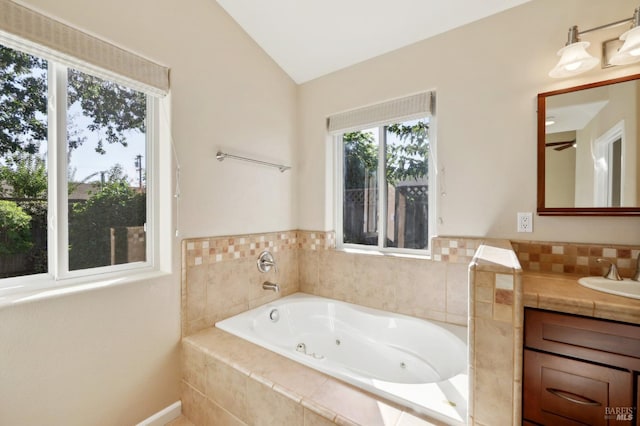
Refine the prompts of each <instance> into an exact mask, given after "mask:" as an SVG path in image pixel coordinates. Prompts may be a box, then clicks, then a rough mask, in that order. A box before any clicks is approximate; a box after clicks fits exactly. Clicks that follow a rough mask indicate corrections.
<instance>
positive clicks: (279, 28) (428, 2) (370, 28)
mask: <svg viewBox="0 0 640 426" xmlns="http://www.w3.org/2000/svg"><path fill="white" fill-rule="evenodd" d="M527 1H530V0H482V1H478V0H393V1H392V0H324V1H313V2H312V1H309V0H217V2H218V3H219V4H220V5H221V6H222V7H223V8H224V9H225V10H226V11H227V13H229V15H231V17H232V18H233V19H234V20H235V21H236V22H237V23H238V24H239V25H240V26H241V27H242V28H243V29H244V30H245V31H246V32H247V33H248V34H249V35H250V36H251V37H252V38H253V39H254V40H255V41H256V43H258V45H260V46H261V47H262V48H263V49H264V50H265V51H266V52H267V54H268V55H270V56H271V57H272V58H273V60H274V61H276V62H277V63H278V64H279V65H280V66H281V67H282V69H284V71H285V72H287V73H288V74H289V75H290V76H291V78H292V79H293V80H295V81H296V82H297V83H303V82H306V81H309V80H312V79H314V78H317V77H320V76H323V75H325V74H328V73H331V72H333V71H336V70H339V69H341V68H345V67H348V66H350V65H353V64H356V63H358V62H362V61H364V60H367V59H369V58H373V57H375V56H378V55H381V54H383V53H386V52H389V51H392V50H395V49H398V48H401V47H403V46H407V45H409V44H412V43H415V42H417V41H420V40H424V39H426V38H429V37H433V36H435V35H437V34H441V33H443V32H446V31H449V30H451V29H454V28H456V27H460V26H462V25H465V24H468V23H470V22H473V21H476V20H479V19H482V18H485V17H487V16H490V15H493V14H496V13H499V12H502V11H503V10H506V9H509V8H511V7H514V6H517V5H520V4H522V3H526V2H527Z"/></svg>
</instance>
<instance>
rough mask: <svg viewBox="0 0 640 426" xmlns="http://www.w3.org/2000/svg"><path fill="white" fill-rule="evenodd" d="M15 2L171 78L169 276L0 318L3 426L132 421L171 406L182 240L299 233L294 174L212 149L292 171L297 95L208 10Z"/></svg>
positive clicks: (223, 17)
mask: <svg viewBox="0 0 640 426" xmlns="http://www.w3.org/2000/svg"><path fill="white" fill-rule="evenodd" d="M23 3H25V4H26V5H28V6H30V7H34V8H36V9H37V10H40V11H43V12H44V13H46V14H50V15H51V16H54V17H57V18H59V19H61V20H62V21H64V22H67V23H69V24H71V25H74V26H77V27H79V28H81V29H83V30H85V31H88V32H90V33H92V34H95V35H97V36H99V37H101V38H104V39H107V40H109V41H112V42H114V43H116V44H118V45H120V46H123V47H124V48H127V49H129V50H132V51H134V52H136V53H138V54H141V55H143V56H146V57H149V58H150V59H153V60H155V61H157V62H159V63H161V64H164V65H167V66H169V67H170V68H171V85H172V91H171V103H172V116H171V121H172V125H173V139H174V142H175V147H176V152H177V155H178V158H179V161H180V163H181V166H182V168H181V169H182V173H181V176H182V180H181V188H182V193H181V201H180V216H179V225H180V226H179V228H180V232H181V236H180V238H176V239H174V240H173V247H172V249H173V255H172V262H171V263H172V265H173V273H172V275H171V276H167V277H165V278H163V279H158V280H151V281H150V280H147V281H139V282H134V283H130V284H122V285H118V286H114V287H110V288H106V289H101V290H91V291H87V292H85V293H80V294H74V295H66V296H61V297H59V298H55V299H47V300H42V301H40V302H31V303H25V304H22V305H19V306H5V307H1V308H0V342H2V343H1V344H0V424H8V425H9V424H11V425H42V424H64V425H126V424H135V423H136V422H138V421H141V420H143V419H144V418H146V417H148V416H150V415H151V414H153V413H155V412H157V411H158V410H160V409H162V408H164V407H166V406H167V405H169V404H170V403H173V402H174V401H176V400H178V399H179V397H180V390H179V380H180V377H179V376H180V372H179V368H180V367H179V356H178V352H179V350H178V344H179V341H180V239H181V238H183V237H187V236H201V235H228V234H233V233H235V234H237V233H243V232H250V231H267V230H277V229H291V228H294V227H295V226H294V225H295V220H294V216H293V215H294V213H295V211H294V206H295V200H294V195H295V194H294V190H293V182H294V179H295V173H296V168H295V167H294V169H293V172H287V173H283V174H281V173H280V172H279V171H278V170H277V169H269V168H263V167H258V166H254V165H249V164H244V163H238V162H232V161H231V160H227V161H225V162H224V163H219V162H218V161H216V159H215V153H216V149H218V148H220V149H225V150H227V151H229V152H232V153H239V154H246V155H255V156H257V157H258V158H262V159H265V160H269V161H277V162H284V163H295V144H294V136H295V119H296V107H295V103H296V97H295V91H296V86H295V84H294V83H293V82H292V81H291V80H290V78H289V77H288V76H286V74H284V73H283V72H282V71H281V70H280V69H279V68H278V67H277V66H276V65H275V64H274V63H273V62H272V61H271V59H270V58H269V57H268V56H266V55H265V54H264V52H263V51H262V50H260V49H259V48H258V47H257V45H255V43H253V42H252V41H251V39H250V38H249V37H248V36H247V35H246V34H245V33H244V32H243V31H242V30H241V29H240V28H239V27H238V26H237V25H236V24H235V23H234V22H233V21H232V20H231V19H230V18H229V17H228V15H227V14H226V13H224V12H223V11H222V9H221V8H219V7H218V6H217V3H216V2H215V1H213V0H192V1H189V2H175V1H166V0H163V1H156V0H137V1H125V0H113V1H107V2H86V1H81V0H65V1H56V2H51V1H46V0H26V1H24V2H23ZM163 113H165V112H164V111H163ZM166 195H168V196H169V197H170V194H166ZM165 231H166V230H165Z"/></svg>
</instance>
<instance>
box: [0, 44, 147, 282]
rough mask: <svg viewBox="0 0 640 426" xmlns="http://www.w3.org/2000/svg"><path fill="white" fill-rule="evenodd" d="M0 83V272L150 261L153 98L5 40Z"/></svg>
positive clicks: (68, 270) (73, 271)
mask: <svg viewBox="0 0 640 426" xmlns="http://www.w3.org/2000/svg"><path fill="white" fill-rule="evenodd" d="M0 87H1V91H0V128H1V129H2V132H1V133H0V278H7V277H17V276H24V275H35V274H48V275H50V276H52V277H54V278H56V279H58V278H66V277H73V276H78V275H88V274H95V273H101V272H109V271H116V270H122V269H129V268H138V267H146V266H150V265H152V260H153V259H152V256H151V250H150V248H151V247H152V246H151V244H152V239H153V233H148V232H146V230H147V229H151V228H150V226H151V219H152V218H153V214H152V212H153V209H151V208H150V206H151V205H152V204H151V201H152V200H151V199H150V197H149V196H148V194H150V193H151V191H149V189H150V188H151V185H152V183H153V179H152V177H153V170H151V169H150V168H151V165H152V164H154V162H153V161H152V158H153V155H154V151H153V149H152V148H153V147H154V145H155V144H154V142H153V140H154V137H155V136H156V132H155V131H154V129H153V123H155V120H152V116H153V112H154V110H155V109H156V106H157V102H156V100H155V98H154V97H153V96H150V95H147V94H145V93H143V92H140V91H138V90H135V89H132V88H130V87H127V86H125V85H122V84H119V83H116V82H114V81H111V80H109V79H105V78H101V77H98V76H95V75H93V74H91V73H86V72H83V71H80V70H77V69H74V68H73V67H70V66H68V65H67V64H64V63H59V62H56V61H54V60H45V59H42V58H40V57H38V56H34V55H31V54H28V53H25V52H22V51H20V50H17V49H13V48H10V47H7V46H4V45H0ZM48 224H49V225H51V226H47V225H48Z"/></svg>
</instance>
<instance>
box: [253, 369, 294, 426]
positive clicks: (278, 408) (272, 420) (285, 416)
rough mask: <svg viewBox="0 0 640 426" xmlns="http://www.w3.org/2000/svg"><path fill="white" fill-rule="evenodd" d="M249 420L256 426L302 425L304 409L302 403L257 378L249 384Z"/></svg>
mask: <svg viewBox="0 0 640 426" xmlns="http://www.w3.org/2000/svg"><path fill="white" fill-rule="evenodd" d="M247 408H248V422H247V423H249V424H251V425H255V426H263V425H264V426H273V425H302V424H304V411H303V407H302V405H300V404H297V403H296V402H294V401H292V400H290V399H289V398H287V397H285V396H283V395H281V394H280V393H278V392H273V391H272V390H271V389H270V388H268V387H266V386H265V385H263V384H262V383H259V382H257V381H255V380H250V381H249V382H248V386H247Z"/></svg>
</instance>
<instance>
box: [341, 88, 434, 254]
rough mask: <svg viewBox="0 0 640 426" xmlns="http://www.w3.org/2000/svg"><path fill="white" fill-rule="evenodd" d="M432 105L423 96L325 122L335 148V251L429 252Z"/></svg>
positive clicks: (359, 111)
mask: <svg viewBox="0 0 640 426" xmlns="http://www.w3.org/2000/svg"><path fill="white" fill-rule="evenodd" d="M432 103H433V99H432V95H431V94H430V93H423V94H418V95H415V96H413V97H410V98H402V99H400V100H394V101H390V102H387V103H384V104H380V105H374V106H372V107H367V108H365V109H360V110H355V111H350V112H347V113H342V114H337V115H336V116H332V117H330V118H329V129H330V131H332V130H333V131H332V133H334V134H335V137H336V140H337V145H338V147H339V148H338V155H337V167H336V170H337V181H338V187H337V190H336V193H337V197H336V206H337V209H336V210H337V215H336V216H337V217H336V222H337V223H336V224H337V226H336V230H337V232H336V234H337V235H336V238H337V243H338V245H339V246H347V247H348V246H358V247H362V248H376V249H379V250H383V251H396V252H402V251H407V252H409V251H416V250H419V251H422V252H425V251H427V250H428V249H429V239H430V235H431V234H432V233H433V232H431V233H430V226H429V225H430V222H431V223H432V222H433V221H432V220H430V219H431V216H433V208H432V209H430V208H429V198H430V197H429V183H430V181H432V178H430V175H431V174H430V169H431V168H432V167H430V166H429V161H430V153H431V151H432V149H431V148H432V147H431V146H430V145H431V143H432V142H431V138H430V125H431V121H432V119H433V117H432V115H431V110H432V108H431V105H432ZM332 122H333V123H332ZM336 123H338V124H336ZM372 123H374V124H375V125H373V126H372V125H371V124H372ZM332 124H333V125H334V126H335V127H337V128H339V130H336V129H335V128H334V129H332Z"/></svg>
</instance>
